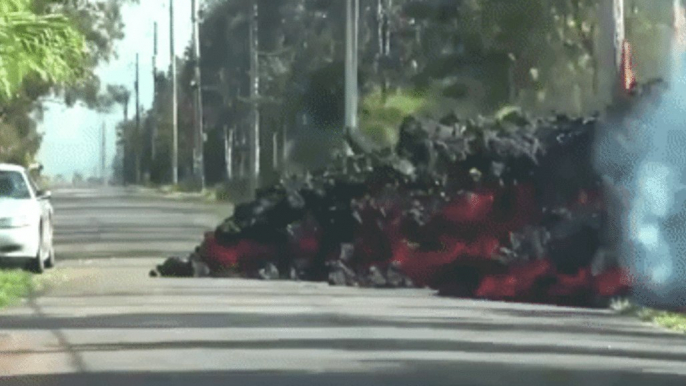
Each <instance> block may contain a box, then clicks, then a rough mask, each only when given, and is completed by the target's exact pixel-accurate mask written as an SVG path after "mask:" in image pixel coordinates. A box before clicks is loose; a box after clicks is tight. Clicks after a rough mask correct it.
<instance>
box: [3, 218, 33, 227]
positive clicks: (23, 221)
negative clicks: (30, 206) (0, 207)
mask: <svg viewBox="0 0 686 386" xmlns="http://www.w3.org/2000/svg"><path fill="white" fill-rule="evenodd" d="M29 225H31V220H30V218H29V216H17V217H2V218H0V228H23V227H26V226H29Z"/></svg>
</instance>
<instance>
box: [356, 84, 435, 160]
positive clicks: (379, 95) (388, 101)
mask: <svg viewBox="0 0 686 386" xmlns="http://www.w3.org/2000/svg"><path fill="white" fill-rule="evenodd" d="M427 103H428V100H427V97H426V96H424V95H422V94H420V93H418V92H411V91H405V90H397V91H393V92H392V93H390V94H389V95H384V93H383V92H382V91H381V90H380V89H377V90H374V91H373V92H371V93H369V94H368V95H366V96H365V97H364V99H363V100H362V112H361V115H360V129H361V131H362V132H363V133H364V134H365V135H367V137H369V139H371V140H372V141H374V142H375V143H376V144H378V145H380V146H383V147H387V146H391V145H394V144H395V143H396V142H397V140H398V128H399V127H400V124H401V123H402V121H403V119H404V118H405V117H407V116H408V115H414V114H417V113H418V112H420V111H422V109H423V108H425V107H426V105H427Z"/></svg>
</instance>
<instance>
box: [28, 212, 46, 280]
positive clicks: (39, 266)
mask: <svg viewBox="0 0 686 386" xmlns="http://www.w3.org/2000/svg"><path fill="white" fill-rule="evenodd" d="M38 240H39V242H38V252H37V253H36V257H35V258H34V259H33V261H32V263H31V265H32V267H31V268H32V271H33V272H34V273H38V274H40V273H43V272H45V255H44V251H45V249H44V248H45V242H44V240H43V225H42V224H41V226H40V228H39V238H38Z"/></svg>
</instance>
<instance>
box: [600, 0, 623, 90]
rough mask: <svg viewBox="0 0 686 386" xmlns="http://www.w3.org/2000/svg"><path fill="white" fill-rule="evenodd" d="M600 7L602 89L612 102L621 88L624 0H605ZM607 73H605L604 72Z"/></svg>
mask: <svg viewBox="0 0 686 386" xmlns="http://www.w3.org/2000/svg"><path fill="white" fill-rule="evenodd" d="M598 5H599V7H600V26H601V36H600V39H599V40H600V41H599V44H600V49H599V50H598V51H597V52H598V55H599V56H600V60H599V61H598V63H599V65H600V68H598V69H596V71H599V72H600V79H601V80H600V84H601V87H600V90H602V91H600V92H601V93H603V94H602V96H603V97H607V98H608V101H610V102H611V103H612V102H613V101H615V99H616V98H617V93H618V91H619V90H620V87H619V81H620V79H619V78H620V72H621V65H622V51H623V46H624V40H625V35H626V33H625V26H624V0H603V1H600V2H599V3H598ZM603 73H605V74H606V75H605V74H603Z"/></svg>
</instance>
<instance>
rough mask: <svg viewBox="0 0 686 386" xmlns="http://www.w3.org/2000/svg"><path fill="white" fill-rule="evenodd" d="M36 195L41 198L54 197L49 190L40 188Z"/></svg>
mask: <svg viewBox="0 0 686 386" xmlns="http://www.w3.org/2000/svg"><path fill="white" fill-rule="evenodd" d="M36 195H37V196H38V199H39V200H49V199H50V198H51V197H52V192H51V191H49V190H39V191H38V193H37V194H36Z"/></svg>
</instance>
